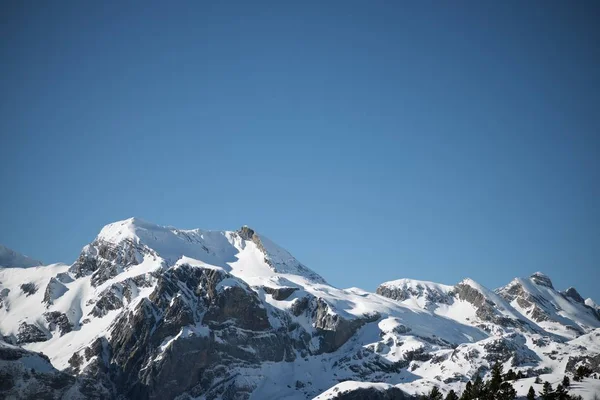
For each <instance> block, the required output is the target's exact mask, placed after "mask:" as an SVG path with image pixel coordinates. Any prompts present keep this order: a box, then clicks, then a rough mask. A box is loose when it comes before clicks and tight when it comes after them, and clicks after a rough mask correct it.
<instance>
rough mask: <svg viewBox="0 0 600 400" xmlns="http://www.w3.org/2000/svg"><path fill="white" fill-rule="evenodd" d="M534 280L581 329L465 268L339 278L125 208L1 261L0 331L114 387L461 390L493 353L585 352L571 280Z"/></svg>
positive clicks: (526, 356) (160, 392) (511, 356)
mask: <svg viewBox="0 0 600 400" xmlns="http://www.w3.org/2000/svg"><path fill="white" fill-rule="evenodd" d="M538 281H539V279H538ZM521 285H522V287H524V288H526V289H527V290H528V292H527V293H529V290H533V289H530V288H529V286H526V285H525V284H521ZM531 285H536V283H535V282H533V283H531ZM535 288H536V290H538V292H539V293H538V292H535V293H536V296H541V295H543V296H546V297H544V298H547V299H548V300H547V301H548V302H555V303H556V304H557V305H559V306H560V307H561V311H556V313H557V315H560V317H561V318H562V319H561V320H560V321H562V322H564V321H565V319H568V320H569V321H574V322H575V323H577V324H578V327H579V329H580V330H581V332H579V333H578V334H575V335H566V334H565V333H564V332H562V331H557V330H552V329H551V328H552V327H553V326H554V325H547V324H546V325H544V324H541V323H539V322H537V321H534V320H533V319H532V318H530V316H528V315H527V312H528V310H526V309H523V308H518V307H517V306H515V305H514V304H513V303H514V302H515V301H516V300H514V299H510V298H506V297H505V296H503V291H502V290H500V291H498V293H495V292H493V291H491V290H488V289H487V288H485V287H484V286H482V285H480V284H478V283H477V282H475V281H473V280H471V279H465V280H463V281H462V282H460V283H459V284H457V285H454V286H450V285H442V284H437V283H434V282H425V281H416V280H408V279H401V280H397V281H392V282H387V283H384V284H382V285H381V286H380V288H379V289H378V291H377V293H370V292H366V291H364V290H362V289H359V288H348V289H339V288H336V287H333V286H331V285H329V284H328V283H327V282H325V280H324V279H323V278H322V277H321V276H319V275H318V274H317V273H315V272H314V271H312V270H310V269H309V268H307V267H306V266H305V265H303V264H302V263H301V262H299V261H298V260H297V259H295V258H294V257H293V256H292V255H291V254H290V253H289V252H288V251H287V250H285V249H283V248H281V247H280V246H278V245H277V244H275V243H274V242H272V241H271V240H269V239H268V238H266V237H264V236H262V235H260V234H258V233H256V232H255V231H253V230H252V229H250V228H248V227H246V226H244V227H242V228H240V229H239V230H237V231H206V230H201V229H193V230H182V229H177V228H173V227H163V226H158V225H155V224H152V223H149V222H146V221H143V220H140V219H138V218H131V219H128V220H124V221H118V222H115V223H112V224H109V225H107V226H105V227H104V228H102V229H101V231H100V233H99V234H98V236H97V237H96V238H95V239H94V240H93V241H92V242H91V243H89V244H88V245H86V246H84V248H83V249H82V251H81V254H80V256H79V257H78V259H77V260H76V262H75V263H73V264H72V265H70V266H69V265H64V264H53V265H48V266H44V267H33V268H0V339H3V340H4V341H6V342H9V343H12V345H13V346H14V345H16V346H20V347H19V348H23V349H26V350H27V351H35V352H43V354H44V355H46V356H47V357H49V360H50V361H51V363H52V366H53V367H54V368H56V369H58V370H63V371H65V372H68V373H70V374H73V375H76V376H78V379H80V378H81V379H91V381H92V382H94V384H97V385H100V386H101V388H103V389H102V390H104V391H105V392H106V393H110V395H108V398H110V397H111V396H116V395H117V394H123V395H128V396H133V397H136V398H160V396H163V397H165V396H166V397H175V396H178V395H183V396H187V395H190V396H191V397H192V398H202V396H207V397H210V396H213V397H216V398H221V397H222V398H227V393H245V395H242V398H255V399H263V398H289V399H306V398H313V397H315V396H318V395H319V394H321V393H323V392H325V391H327V390H328V389H330V388H331V390H329V391H328V392H327V393H329V394H336V393H337V394H339V393H340V391H345V390H350V391H353V390H362V389H365V388H373V387H375V388H376V389H377V390H379V389H381V390H386V391H387V390H391V391H394V390H396V391H398V390H402V392H404V393H409V394H421V393H424V392H427V391H429V389H430V388H431V386H432V385H436V386H439V387H440V389H441V390H443V391H448V390H450V389H455V390H460V389H462V387H463V386H464V384H465V382H466V381H467V380H468V379H471V378H472V377H473V376H475V375H477V374H486V373H488V371H489V368H490V366H491V365H492V363H493V362H495V361H501V362H503V363H505V364H506V368H508V367H511V368H513V369H516V370H519V371H522V372H523V373H526V374H528V375H529V376H535V375H539V374H563V373H564V371H565V370H567V369H569V368H570V369H572V368H573V367H574V366H576V365H579V364H582V363H583V364H585V363H590V362H592V361H590V360H592V359H591V358H590V357H595V355H596V354H600V337H599V336H600V331H598V330H596V331H595V330H593V327H594V326H595V325H594V321H593V319H591V317H590V315H591V314H590V315H588V314H585V313H583V314H581V312H582V310H587V309H590V310H591V309H592V308H591V307H586V306H585V305H584V304H583V305H581V304H580V303H577V304H575V305H574V304H573V302H572V301H571V300H569V299H570V298H573V297H576V296H575V294H574V292H573V291H572V290H571V291H568V294H561V293H559V292H556V291H552V292H549V291H548V290H546V289H547V288H546V289H544V288H537V287H535ZM552 290H553V289H552ZM540 293H541V294H540ZM549 296H550V297H549ZM557 296H558V297H557ZM569 296H570V297H569ZM553 304H554V303H553ZM574 313H575V314H574ZM572 314H573V315H572ZM580 314H581V315H580ZM546 329H548V330H546ZM549 331H551V332H549ZM559 334H560V335H559ZM571 339H573V340H571ZM109 368H110V370H111V371H112V372H111V374H108V373H107V372H106V371H108V370H109ZM196 376H201V377H203V378H202V379H199V378H193V377H196ZM192 378H193V379H196V380H193V379H192ZM198 379H199V380H198ZM345 381H349V382H350V381H362V382H375V383H379V384H378V385H374V386H373V385H370V384H368V383H364V384H360V385H357V384H352V383H343V384H340V382H345ZM78 382H80V381H78ZM79 384H80V383H77V385H79ZM337 384H340V385H341V386H340V385H338V386H335V385H337ZM74 385H75V384H74ZM334 386H335V388H334ZM394 388H396V389H394ZM335 389H337V390H335ZM94 390H97V388H96V389H94ZM98 390H99V389H98ZM131 391H133V392H131ZM327 396H329V395H325V397H324V398H328V397H327Z"/></svg>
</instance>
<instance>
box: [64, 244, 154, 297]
mask: <svg viewBox="0 0 600 400" xmlns="http://www.w3.org/2000/svg"><path fill="white" fill-rule="evenodd" d="M150 253H151V251H150V249H148V248H146V247H144V246H141V245H138V244H136V243H134V242H133V241H131V240H123V241H122V242H120V243H119V244H114V243H110V242H105V241H103V240H100V239H96V240H94V241H93V242H92V243H90V244H89V245H88V246H86V247H85V248H84V249H83V251H82V252H81V254H80V255H79V258H78V259H77V261H75V263H74V264H73V265H72V266H71V268H70V269H69V271H70V272H72V273H73V274H74V275H75V277H76V278H80V277H82V276H86V275H89V274H92V280H91V282H92V285H93V286H99V285H101V284H102V283H104V282H106V281H107V280H109V279H111V278H114V277H115V276H117V274H119V272H121V271H122V270H125V269H127V268H128V267H130V266H132V265H138V264H139V263H140V262H141V261H142V259H143V256H144V255H145V254H150Z"/></svg>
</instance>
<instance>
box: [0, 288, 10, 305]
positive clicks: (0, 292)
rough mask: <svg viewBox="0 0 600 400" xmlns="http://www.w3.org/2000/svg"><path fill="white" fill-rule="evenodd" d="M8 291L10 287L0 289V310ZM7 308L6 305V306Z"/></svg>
mask: <svg viewBox="0 0 600 400" xmlns="http://www.w3.org/2000/svg"><path fill="white" fill-rule="evenodd" d="M9 293H10V289H9V288H4V289H2V290H0V310H1V309H2V308H3V307H5V299H6V298H7V297H8V294H9ZM6 307H7V308H8V306H6Z"/></svg>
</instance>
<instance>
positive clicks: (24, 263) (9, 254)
mask: <svg viewBox="0 0 600 400" xmlns="http://www.w3.org/2000/svg"><path fill="white" fill-rule="evenodd" d="M39 265H42V262H41V261H38V260H34V259H33V258H31V257H27V256H25V255H23V254H20V253H18V252H16V251H14V250H12V249H9V248H8V247H6V246H4V245H2V244H0V268H1V267H17V268H27V267H37V266H39Z"/></svg>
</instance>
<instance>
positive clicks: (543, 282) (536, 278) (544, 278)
mask: <svg viewBox="0 0 600 400" xmlns="http://www.w3.org/2000/svg"><path fill="white" fill-rule="evenodd" d="M530 278H531V280H532V281H533V283H535V284H536V285H540V286H546V287H549V288H551V289H554V286H553V285H552V281H551V280H550V277H549V276H548V275H546V274H544V273H542V272H539V271H538V272H536V273H534V274H533V275H531V277H530Z"/></svg>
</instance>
